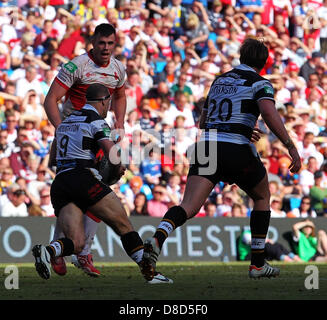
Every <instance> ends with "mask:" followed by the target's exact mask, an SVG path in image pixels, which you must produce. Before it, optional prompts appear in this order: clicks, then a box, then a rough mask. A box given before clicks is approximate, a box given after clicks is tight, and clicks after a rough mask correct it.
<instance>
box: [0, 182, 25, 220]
mask: <svg viewBox="0 0 327 320" xmlns="http://www.w3.org/2000/svg"><path fill="white" fill-rule="evenodd" d="M25 196H26V194H25V191H24V190H22V189H21V188H20V186H19V185H18V184H17V183H13V184H11V185H10V186H9V187H8V190H7V194H5V195H2V196H1V197H0V216H1V217H27V216H28V211H27V206H26V204H25Z"/></svg>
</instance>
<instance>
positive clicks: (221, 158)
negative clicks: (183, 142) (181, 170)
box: [188, 141, 266, 191]
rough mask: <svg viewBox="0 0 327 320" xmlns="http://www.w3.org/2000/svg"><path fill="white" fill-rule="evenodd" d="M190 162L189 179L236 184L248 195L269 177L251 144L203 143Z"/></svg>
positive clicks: (198, 144) (199, 145)
mask: <svg viewBox="0 0 327 320" xmlns="http://www.w3.org/2000/svg"><path fill="white" fill-rule="evenodd" d="M190 161H191V163H190V170H189V174H188V175H189V176H193V175H197V176H201V177H205V178H207V179H208V180H210V181H211V182H212V183H213V184H217V183H218V182H219V181H223V182H228V183H229V184H233V183H235V184H237V185H238V186H239V187H240V188H241V189H243V190H244V191H247V190H250V189H252V188H253V187H255V186H256V185H257V184H258V183H259V182H260V181H261V180H262V179H263V178H264V176H265V174H266V169H265V167H264V165H263V164H262V162H261V160H260V157H259V156H258V155H254V153H253V151H252V150H251V147H250V146H249V145H247V144H235V143H229V142H217V141H200V142H198V143H196V144H195V146H194V150H193V152H192V156H191V159H190Z"/></svg>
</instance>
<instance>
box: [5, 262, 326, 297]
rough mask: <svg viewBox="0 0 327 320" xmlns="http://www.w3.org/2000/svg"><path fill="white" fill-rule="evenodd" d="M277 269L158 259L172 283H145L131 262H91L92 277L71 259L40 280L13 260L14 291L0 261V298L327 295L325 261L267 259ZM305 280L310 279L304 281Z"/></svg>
mask: <svg viewBox="0 0 327 320" xmlns="http://www.w3.org/2000/svg"><path fill="white" fill-rule="evenodd" d="M272 264H273V265H278V266H279V267H280V268H281V274H280V276H279V277H278V278H272V279H261V280H250V279H249V278H248V275H247V270H248V263H243V262H230V263H222V262H220V263H218V262H217V263H204V262H187V263H186V262H185V263H158V270H159V271H161V272H162V273H163V274H165V275H167V276H168V277H171V278H172V279H173V280H174V283H173V284H161V285H149V284H147V283H145V281H144V280H143V278H142V276H141V274H140V272H139V270H138V268H137V266H135V265H134V264H133V263H119V264H118V263H96V264H95V265H96V267H98V268H99V270H100V271H101V273H102V275H101V277H99V278H91V277H88V276H87V275H86V274H84V273H83V272H82V271H81V270H78V269H76V268H75V267H73V266H72V265H71V264H70V263H67V265H68V272H67V274H66V275H65V276H63V277H60V276H58V275H56V274H54V273H52V276H51V278H50V279H49V280H43V279H41V278H40V277H39V276H38V275H37V273H36V271H35V269H34V265H33V264H31V263H29V264H28V263H25V264H15V266H17V267H18V271H19V289H11V290H8V289H6V288H5V281H6V277H8V274H6V273H5V268H6V266H8V265H10V264H0V300H24V299H29V300H43V299H46V300H49V299H51V300H57V299H60V300H62V299H67V300H82V299H83V300H84V299H88V300H93V299H94V300H102V299H103V300H104V299H105V300H135V301H139V300H158V301H159V300H165V299H167V300H234V299H235V300H254V299H255V300H258V299H262V300H275V299H276V300H277V299H278V300H293V299H294V300H301V299H303V300H320V299H324V300H325V299H327V265H326V264H312V263H308V264H302V263H301V264H299V263H293V264H291V263H289V264H286V263H277V262H276V263H272ZM311 265H314V266H316V267H317V269H316V270H318V271H319V273H318V285H319V288H318V289H310V290H309V289H307V288H306V287H305V281H306V278H307V277H308V276H310V275H311V273H306V272H305V270H306V267H307V266H311ZM307 282H309V283H310V279H307Z"/></svg>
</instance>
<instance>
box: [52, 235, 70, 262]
mask: <svg viewBox="0 0 327 320" xmlns="http://www.w3.org/2000/svg"><path fill="white" fill-rule="evenodd" d="M47 250H48V252H49V253H50V256H51V257H65V256H70V255H72V254H73V253H74V243H73V241H72V240H71V239H68V238H61V239H58V240H56V241H53V242H52V243H51V244H49V245H48V246H47Z"/></svg>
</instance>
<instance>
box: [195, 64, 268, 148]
mask: <svg viewBox="0 0 327 320" xmlns="http://www.w3.org/2000/svg"><path fill="white" fill-rule="evenodd" d="M261 99H270V100H273V101H274V89H273V87H272V85H271V83H270V82H269V80H267V79H264V78H263V77H261V76H260V75H259V74H258V73H256V72H255V70H254V69H252V68H251V67H249V66H247V65H245V64H241V65H239V66H237V67H236V68H234V69H233V70H231V71H229V72H226V73H224V74H222V75H220V76H218V77H217V78H216V79H215V80H214V82H213V83H212V85H211V88H210V91H209V94H208V97H207V100H206V103H205V106H204V110H207V119H206V122H205V129H206V130H204V132H203V133H202V137H201V140H213V141H224V142H231V143H238V144H249V143H250V138H251V135H252V131H253V128H254V126H255V123H256V121H257V119H258V117H259V114H260V111H259V107H258V104H257V102H258V101H259V100H261ZM210 129H213V130H210Z"/></svg>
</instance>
